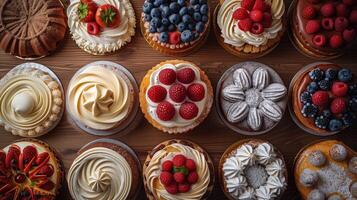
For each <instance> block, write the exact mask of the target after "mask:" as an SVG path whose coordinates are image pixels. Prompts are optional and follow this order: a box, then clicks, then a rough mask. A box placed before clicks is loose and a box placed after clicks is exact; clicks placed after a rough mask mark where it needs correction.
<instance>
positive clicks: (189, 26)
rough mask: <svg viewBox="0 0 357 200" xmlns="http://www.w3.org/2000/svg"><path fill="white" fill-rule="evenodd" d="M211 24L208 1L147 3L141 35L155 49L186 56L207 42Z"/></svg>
mask: <svg viewBox="0 0 357 200" xmlns="http://www.w3.org/2000/svg"><path fill="white" fill-rule="evenodd" d="M209 21H210V9H209V3H208V1H207V0H178V1H176V0H145V2H144V5H143V12H142V14H141V31H142V33H143V35H144V38H145V40H146V41H147V42H148V43H149V45H150V46H151V47H152V48H154V49H156V50H158V51H160V52H161V53H165V54H169V55H180V56H185V55H188V54H189V53H191V52H192V51H195V50H197V49H198V48H199V47H200V46H202V45H203V43H204V42H205V41H206V39H207V36H208V33H209V25H210V23H209Z"/></svg>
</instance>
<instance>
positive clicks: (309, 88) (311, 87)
mask: <svg viewBox="0 0 357 200" xmlns="http://www.w3.org/2000/svg"><path fill="white" fill-rule="evenodd" d="M306 89H307V91H308V92H310V93H311V94H312V93H315V92H316V91H317V90H318V89H319V86H318V84H317V83H316V82H315V81H313V82H311V83H310V84H309V85H308V86H307V88H306Z"/></svg>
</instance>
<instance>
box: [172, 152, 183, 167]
mask: <svg viewBox="0 0 357 200" xmlns="http://www.w3.org/2000/svg"><path fill="white" fill-rule="evenodd" d="M172 162H173V163H174V166H175V167H182V166H184V165H185V163H186V157H185V156H184V155H182V154H178V155H176V156H174V158H173V159H172Z"/></svg>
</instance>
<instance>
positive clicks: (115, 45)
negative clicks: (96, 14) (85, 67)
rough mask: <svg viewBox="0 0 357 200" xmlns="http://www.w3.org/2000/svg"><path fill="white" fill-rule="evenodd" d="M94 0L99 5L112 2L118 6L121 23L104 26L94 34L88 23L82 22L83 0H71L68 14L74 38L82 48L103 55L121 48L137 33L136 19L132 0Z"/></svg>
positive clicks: (111, 3)
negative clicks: (88, 27) (81, 4)
mask: <svg viewBox="0 0 357 200" xmlns="http://www.w3.org/2000/svg"><path fill="white" fill-rule="evenodd" d="M93 2H94V3H96V4H97V5H98V6H101V5H104V4H110V5H112V6H114V7H115V8H117V9H118V12H119V15H120V17H119V18H120V24H119V25H118V26H117V27H115V28H110V27H106V28H103V29H102V30H101V32H100V33H99V35H92V34H90V33H89V32H88V30H87V26H88V24H86V23H84V22H82V21H81V19H80V16H79V14H78V9H79V6H80V3H81V1H80V0H71V4H70V5H69V7H68V8H67V16H68V26H69V28H70V31H71V34H72V38H73V39H74V41H75V42H76V43H77V45H78V46H79V47H80V48H81V49H83V50H84V51H86V52H88V53H90V54H94V55H103V54H106V53H111V52H114V51H116V50H119V49H120V48H122V47H123V46H124V45H125V44H126V43H128V42H130V41H131V37H132V36H134V35H135V26H136V19H135V13H134V9H133V7H132V5H131V3H130V1H129V0H94V1H93Z"/></svg>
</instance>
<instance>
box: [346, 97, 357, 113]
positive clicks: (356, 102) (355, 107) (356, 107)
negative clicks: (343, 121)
mask: <svg viewBox="0 0 357 200" xmlns="http://www.w3.org/2000/svg"><path fill="white" fill-rule="evenodd" d="M348 106H349V108H350V109H351V110H352V111H353V112H357V97H353V98H351V99H350V100H349V102H348Z"/></svg>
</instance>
